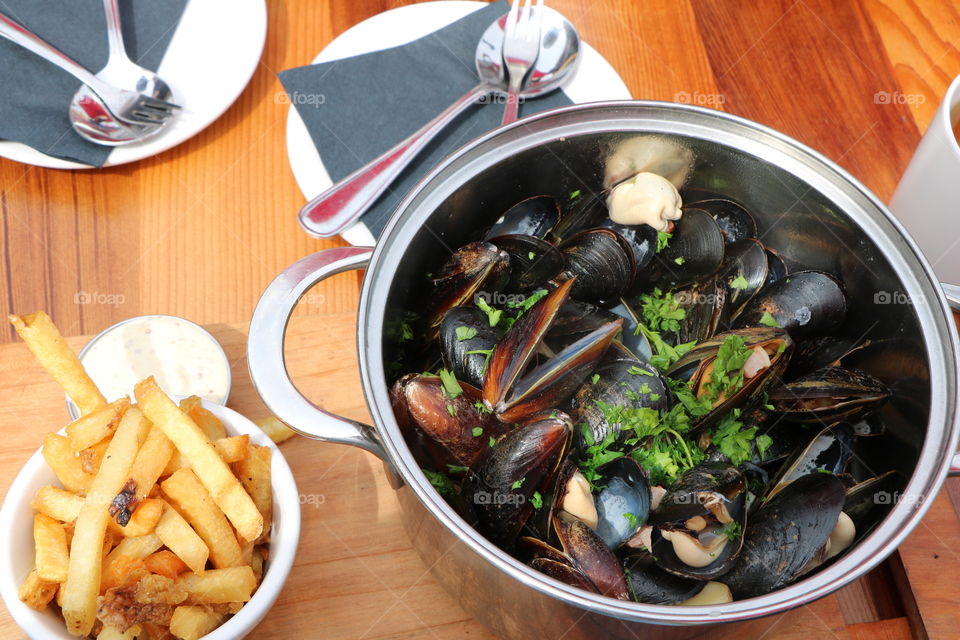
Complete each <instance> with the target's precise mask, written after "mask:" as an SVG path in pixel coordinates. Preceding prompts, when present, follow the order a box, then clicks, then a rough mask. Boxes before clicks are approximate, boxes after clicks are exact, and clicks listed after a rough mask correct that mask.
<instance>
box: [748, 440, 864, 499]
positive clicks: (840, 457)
mask: <svg viewBox="0 0 960 640" xmlns="http://www.w3.org/2000/svg"><path fill="white" fill-rule="evenodd" d="M853 439H854V436H853V428H852V427H851V426H850V425H849V424H846V423H840V424H836V425H833V426H831V427H827V428H825V429H824V430H822V431H821V432H820V433H818V434H817V435H815V436H814V437H813V439H812V440H810V442H809V443H808V444H807V446H805V447H803V448H802V449H799V450H798V451H797V452H796V453H795V454H794V455H793V456H792V457H791V458H790V459H789V460H788V461H787V462H785V463H784V465H783V468H781V470H780V472H779V473H778V474H777V477H776V478H774V480H773V482H772V483H771V486H770V490H769V491H768V492H767V497H768V498H769V497H770V496H774V495H776V494H777V493H780V492H781V491H783V490H784V489H785V488H786V487H787V486H788V485H789V484H790V483H792V482H795V481H796V480H797V479H798V478H802V477H803V476H805V475H809V474H811V473H830V474H834V475H837V474H840V473H843V472H844V471H846V469H847V465H848V464H850V458H852V457H853Z"/></svg>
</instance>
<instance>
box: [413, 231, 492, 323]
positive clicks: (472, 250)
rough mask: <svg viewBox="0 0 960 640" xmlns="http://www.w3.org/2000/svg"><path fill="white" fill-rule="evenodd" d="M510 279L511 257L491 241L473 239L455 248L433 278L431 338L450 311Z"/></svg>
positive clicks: (428, 316)
mask: <svg viewBox="0 0 960 640" xmlns="http://www.w3.org/2000/svg"><path fill="white" fill-rule="evenodd" d="M509 278H510V256H509V255H508V254H507V252H506V251H501V250H500V249H498V248H497V247H496V246H495V245H492V244H490V243H489V242H471V243H470V244H468V245H464V246H463V247H461V248H460V249H458V250H457V251H454V252H453V255H451V256H450V258H449V259H448V260H447V261H446V262H445V263H444V264H443V266H442V267H441V268H440V271H439V273H438V274H437V276H436V277H435V278H433V280H432V281H431V294H430V296H431V298H430V299H431V305H432V306H431V309H430V312H429V313H428V314H427V318H428V325H429V326H428V330H429V337H433V336H435V335H436V331H437V330H438V328H439V327H440V322H441V321H442V320H443V316H444V314H446V313H447V310H449V309H451V308H452V307H457V306H461V305H464V304H468V303H472V301H473V298H474V296H475V295H476V294H477V293H478V292H479V291H481V290H482V289H485V290H487V291H499V290H500V289H501V288H503V287H504V286H505V285H506V284H507V282H508V280H509Z"/></svg>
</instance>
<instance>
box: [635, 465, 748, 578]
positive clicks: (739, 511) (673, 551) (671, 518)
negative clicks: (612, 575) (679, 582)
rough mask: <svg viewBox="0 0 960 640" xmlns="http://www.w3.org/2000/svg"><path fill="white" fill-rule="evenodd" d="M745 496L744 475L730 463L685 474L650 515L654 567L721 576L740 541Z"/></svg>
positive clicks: (744, 520)
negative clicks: (655, 564) (655, 563)
mask: <svg viewBox="0 0 960 640" xmlns="http://www.w3.org/2000/svg"><path fill="white" fill-rule="evenodd" d="M746 494H747V480H746V477H745V476H744V474H743V472H742V471H740V469H738V468H737V467H735V466H733V465H730V464H725V463H717V462H705V463H701V464H699V465H697V466H696V467H694V468H693V469H690V470H689V471H687V472H685V473H684V474H683V475H682V476H681V477H680V478H679V479H678V480H677V482H676V483H675V484H674V485H673V486H672V487H671V488H670V489H669V490H668V491H667V493H666V495H664V496H663V498H662V499H661V501H660V504H659V505H658V506H657V509H656V510H655V511H653V512H652V513H651V514H650V519H649V523H650V524H651V525H652V526H653V531H652V534H651V542H652V547H651V549H650V553H651V554H653V557H654V558H656V560H657V564H658V565H659V566H660V567H661V568H663V569H666V570H667V571H669V572H671V573H676V574H678V575H682V576H687V577H690V578H696V579H699V580H710V579H713V578H716V577H718V576H721V575H723V574H724V573H726V572H727V571H728V570H729V569H730V567H731V566H732V565H733V562H734V561H735V560H736V557H737V554H738V553H739V552H740V546H741V544H742V542H743V538H742V536H741V535H739V532H742V531H743V529H744V527H745V526H746V523H747V510H746Z"/></svg>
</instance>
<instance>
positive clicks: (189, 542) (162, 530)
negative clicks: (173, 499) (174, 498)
mask: <svg viewBox="0 0 960 640" xmlns="http://www.w3.org/2000/svg"><path fill="white" fill-rule="evenodd" d="M156 533H157V535H158V536H160V539H161V540H163V544H164V545H166V547H167V548H169V549H170V550H171V551H173V552H174V553H175V554H176V555H177V557H178V558H180V559H181V560H182V561H183V562H184V564H186V565H187V566H188V567H190V570H191V571H193V572H194V573H196V574H203V572H204V569H205V567H206V565H207V557H208V556H209V555H210V549H209V548H208V547H207V543H206V542H204V541H203V538H201V537H200V536H199V535H197V532H196V531H194V530H193V529H192V528H191V527H190V525H189V524H187V521H186V520H184V519H183V516H181V515H180V514H179V513H177V511H176V510H175V509H174V508H173V507H171V506H169V505H167V507H166V509H164V512H163V515H162V516H161V517H160V522H158V523H157V531H156Z"/></svg>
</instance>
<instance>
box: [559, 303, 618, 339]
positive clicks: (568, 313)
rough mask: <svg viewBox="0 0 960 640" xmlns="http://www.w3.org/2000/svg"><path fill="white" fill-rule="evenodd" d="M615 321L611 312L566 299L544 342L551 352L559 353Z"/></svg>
mask: <svg viewBox="0 0 960 640" xmlns="http://www.w3.org/2000/svg"><path fill="white" fill-rule="evenodd" d="M616 319H617V315H616V314H614V313H612V312H611V311H608V310H606V309H602V308H600V307H598V306H597V305H595V304H590V303H589V302H582V301H580V300H574V299H572V298H568V299H567V300H566V301H565V302H564V303H563V304H562V305H561V306H560V310H559V311H558V312H557V314H556V316H555V317H554V319H553V322H552V323H551V324H550V330H549V331H548V332H547V335H546V337H545V339H544V340H545V343H546V345H547V346H548V347H549V348H550V349H551V350H552V351H554V352H556V351H560V350H561V349H563V348H564V347H566V346H567V345H569V344H571V343H572V342H575V341H577V340H578V339H580V338H582V337H583V336H585V335H587V334H588V333H590V332H591V331H596V330H597V329H599V328H600V327H602V326H603V325H605V324H607V323H609V322H613V321H615V320H616Z"/></svg>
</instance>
